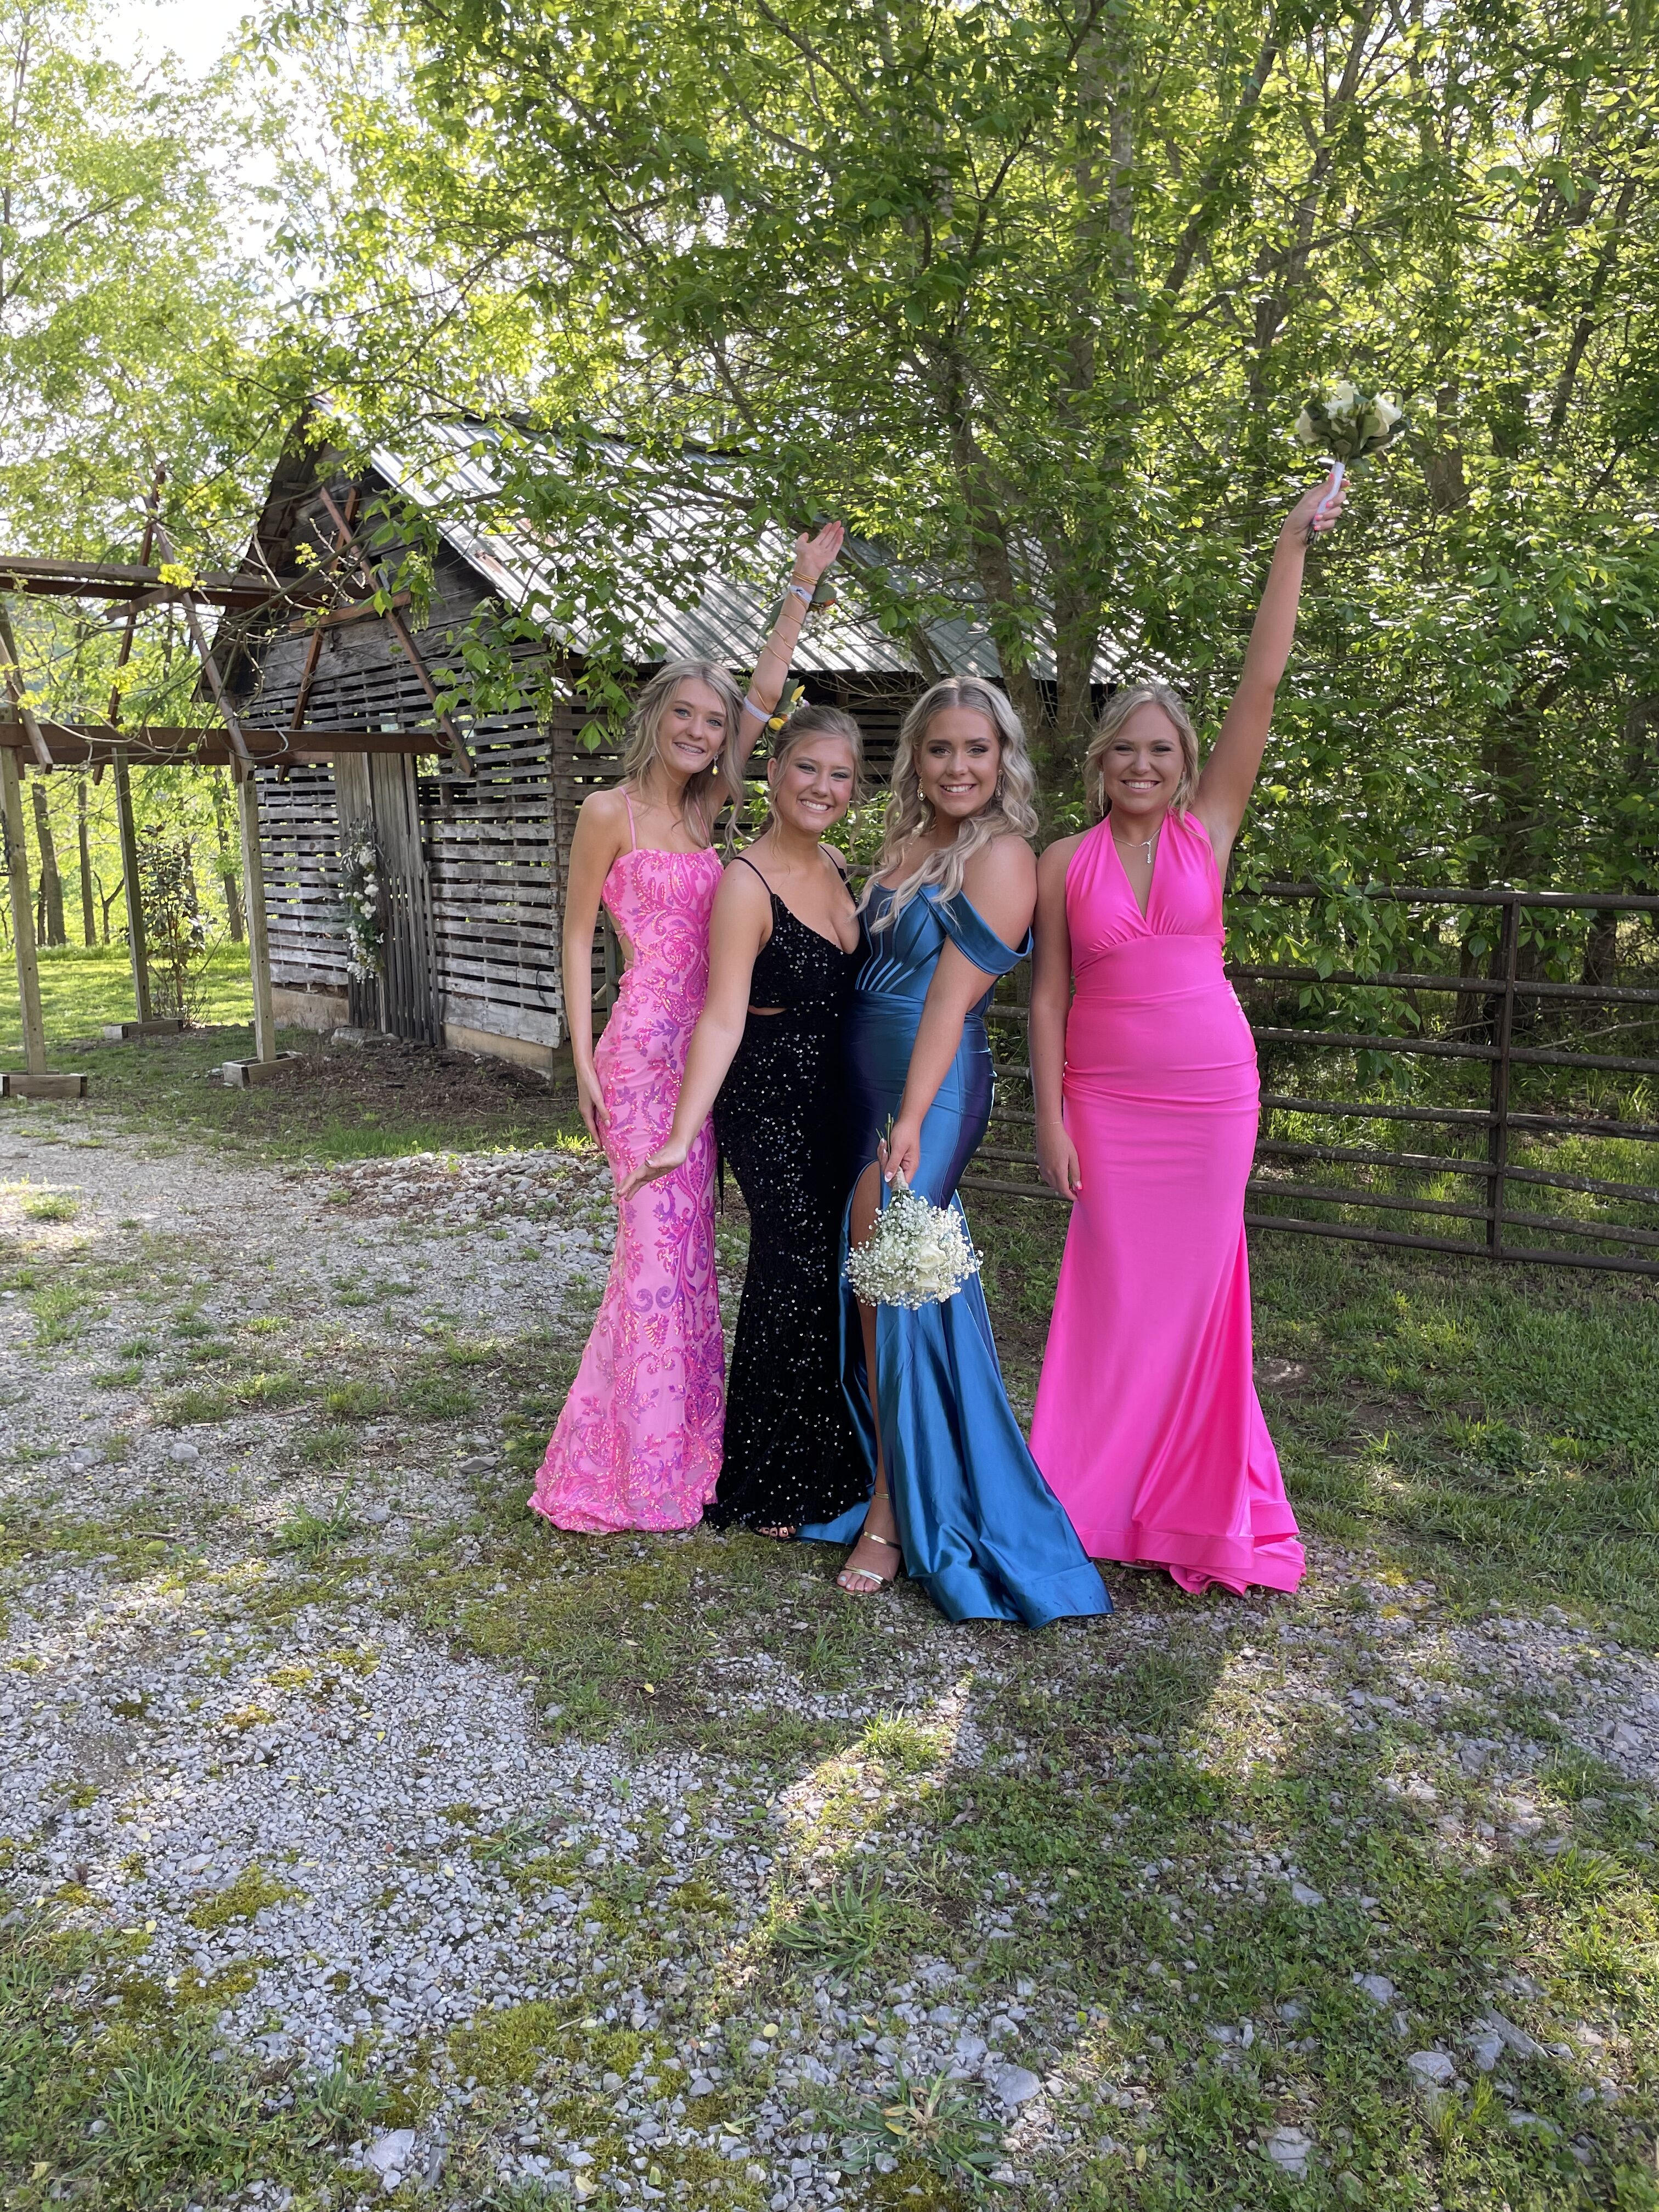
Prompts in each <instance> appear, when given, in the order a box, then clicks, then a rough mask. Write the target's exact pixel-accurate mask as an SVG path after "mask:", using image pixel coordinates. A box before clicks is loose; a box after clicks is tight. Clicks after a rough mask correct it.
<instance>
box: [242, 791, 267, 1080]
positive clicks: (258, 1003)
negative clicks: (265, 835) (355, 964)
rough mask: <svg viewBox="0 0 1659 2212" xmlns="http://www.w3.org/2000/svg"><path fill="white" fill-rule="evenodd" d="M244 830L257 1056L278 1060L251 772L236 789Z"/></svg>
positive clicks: (244, 886)
mask: <svg viewBox="0 0 1659 2212" xmlns="http://www.w3.org/2000/svg"><path fill="white" fill-rule="evenodd" d="M236 810H237V813H238V816H239V817H240V822H241V826H242V911H243V914H244V915H245V917H246V922H247V963H248V969H249V972H250V974H251V975H252V978H253V1056H254V1058H255V1059H256V1060H275V1059H276V1018H275V1016H274V1014H273V1012H272V1011H271V1004H270V935H269V933H267V930H266V927H265V878H264V866H263V864H262V862H261V860H260V858H259V786H258V781H256V780H255V777H254V774H253V771H252V769H251V768H249V769H243V770H242V773H241V778H240V781H239V783H238V785H237V787H236Z"/></svg>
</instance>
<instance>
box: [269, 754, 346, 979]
mask: <svg viewBox="0 0 1659 2212" xmlns="http://www.w3.org/2000/svg"><path fill="white" fill-rule="evenodd" d="M258 781H259V823H260V852H261V856H262V860H263V862H264V878H265V911H266V915H267V917H268V921H269V925H270V980H271V981H272V982H273V983H277V984H281V985H284V986H286V987H289V989H295V988H297V989H307V988H309V989H317V990H332V991H343V990H344V988H345V987H346V949H345V944H344V941H343V939H341V938H339V937H337V936H334V935H331V931H332V930H333V929H334V928H335V927H337V924H336V923H335V921H333V920H332V910H333V909H334V908H336V907H337V904H338V901H339V896H340V893H339V857H340V842H339V816H338V813H337V810H336V807H335V803H334V776H333V773H332V771H331V769H325V768H296V769H291V770H290V771H289V775H287V776H285V777H284V776H279V775H277V774H276V771H275V770H274V769H261V770H260V771H259V779H258Z"/></svg>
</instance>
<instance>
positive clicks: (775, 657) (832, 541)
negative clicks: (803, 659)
mask: <svg viewBox="0 0 1659 2212" xmlns="http://www.w3.org/2000/svg"><path fill="white" fill-rule="evenodd" d="M846 535H847V532H846V528H845V526H844V525H843V524H842V523H839V522H826V523H825V524H824V526H823V529H822V530H820V531H817V532H816V533H815V534H814V535H813V536H811V537H810V538H809V537H808V536H807V535H806V534H805V532H802V533H801V535H800V536H799V538H797V539H796V540H795V565H794V567H793V568H792V569H791V570H790V572H789V587H788V589H787V591H786V592H785V593H784V595H783V605H782V606H781V608H780V609H779V610H778V618H777V620H776V622H775V623H773V625H772V635H771V636H770V637H769V638H768V639H767V641H766V643H765V644H764V645H763V647H761V657H760V659H758V660H757V662H756V663H755V673H754V676H753V677H752V678H751V679H750V685H749V696H748V697H747V699H746V700H745V701H744V714H743V734H742V740H741V743H742V747H743V757H744V761H747V759H748V758H749V756H750V753H751V752H753V751H754V750H755V746H756V744H757V740H758V739H759V737H760V733H761V732H762V731H763V729H764V728H765V727H766V725H767V723H768V722H769V720H771V718H772V711H773V709H774V708H775V707H776V705H777V703H778V701H779V700H780V699H781V697H782V696H783V687H784V684H786V682H787V680H788V676H789V664H790V663H791V661H793V659H794V657H795V647H796V645H797V643H798V642H799V638H800V626H801V624H802V623H804V622H805V619H806V610H807V608H808V607H809V606H811V604H812V593H813V592H814V591H815V590H816V589H817V583H818V579H819V578H820V577H821V576H822V575H823V572H824V570H825V569H826V568H828V567H829V564H830V562H832V561H833V560H834V559H835V557H836V554H837V553H839V552H840V550H841V546H842V538H844V537H845V536H846Z"/></svg>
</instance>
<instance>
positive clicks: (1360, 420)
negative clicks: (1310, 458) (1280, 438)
mask: <svg viewBox="0 0 1659 2212" xmlns="http://www.w3.org/2000/svg"><path fill="white" fill-rule="evenodd" d="M1405 427H1406V418H1405V416H1404V415H1403V414H1402V413H1401V410H1400V409H1399V408H1397V407H1396V406H1395V404H1394V402H1393V400H1392V399H1388V398H1384V397H1383V394H1382V393H1381V392H1362V391H1361V390H1360V389H1359V387H1358V385H1356V384H1355V383H1353V382H1352V380H1351V379H1350V378H1348V377H1346V376H1339V377H1338V378H1337V380H1336V381H1335V383H1334V384H1333V385H1332V386H1330V387H1329V389H1328V391H1324V392H1316V393H1315V394H1314V396H1313V398H1311V399H1310V400H1309V402H1308V404H1307V405H1306V406H1305V407H1304V409H1303V410H1302V412H1301V413H1300V414H1299V415H1298V416H1297V418H1296V435H1297V437H1298V438H1299V439H1300V440H1301V441H1302V443H1303V444H1304V446H1307V447H1310V449H1311V450H1312V451H1313V452H1315V453H1328V454H1329V456H1330V458H1331V459H1332V461H1333V462H1334V464H1335V465H1334V468H1333V469H1332V471H1331V481H1330V485H1329V488H1328V491H1327V493H1326V497H1327V498H1328V499H1330V498H1334V496H1335V495H1336V494H1337V492H1338V491H1340V489H1341V486H1342V479H1343V477H1344V476H1345V475H1346V472H1347V468H1348V465H1349V463H1350V462H1351V461H1361V460H1364V458H1365V456H1366V454H1367V453H1381V452H1382V451H1383V447H1385V446H1387V445H1389V444H1390V443H1391V442H1392V441H1394V440H1395V438H1397V437H1398V436H1399V435H1400V433H1401V431H1402V430H1403V429H1404V428H1405Z"/></svg>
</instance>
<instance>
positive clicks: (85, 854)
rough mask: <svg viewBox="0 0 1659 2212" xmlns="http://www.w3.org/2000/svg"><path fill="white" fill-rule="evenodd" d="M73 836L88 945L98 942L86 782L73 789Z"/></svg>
mask: <svg viewBox="0 0 1659 2212" xmlns="http://www.w3.org/2000/svg"><path fill="white" fill-rule="evenodd" d="M75 834H76V837H77V838H78V839H79V840H80V845H81V933H82V936H83V937H84V938H85V939H86V941H87V943H88V945H96V944H97V942H98V915H97V912H96V909H95V908H94V901H93V888H92V840H91V837H90V835H89V834H88V823H87V780H86V778H85V776H82V778H81V779H80V781H79V782H78V783H77V784H76V789H75Z"/></svg>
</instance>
